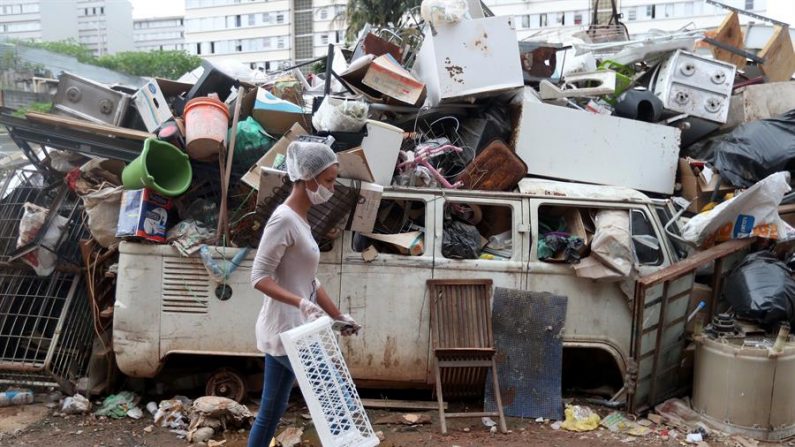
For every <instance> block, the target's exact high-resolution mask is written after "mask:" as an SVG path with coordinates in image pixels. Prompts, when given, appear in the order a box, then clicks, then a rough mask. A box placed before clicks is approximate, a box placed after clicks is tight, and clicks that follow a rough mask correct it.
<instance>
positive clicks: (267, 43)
mask: <svg viewBox="0 0 795 447" xmlns="http://www.w3.org/2000/svg"><path fill="white" fill-rule="evenodd" d="M270 47H271V38H270V37H265V38H263V39H262V48H270Z"/></svg>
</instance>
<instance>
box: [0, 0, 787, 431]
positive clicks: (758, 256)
mask: <svg viewBox="0 0 795 447" xmlns="http://www.w3.org/2000/svg"><path fill="white" fill-rule="evenodd" d="M472 4H474V2H469V6H467V2H456V1H439V0H425V1H424V2H423V7H422V8H419V9H418V10H417V11H411V12H408V13H407V14H406V16H405V18H404V20H403V21H402V22H401V23H399V24H396V25H395V26H393V27H390V28H378V27H371V26H367V27H365V29H363V30H362V31H361V32H360V33H359V37H358V39H357V40H356V41H355V43H354V44H353V45H350V46H349V47H345V46H342V45H335V44H332V45H329V48H328V54H327V55H325V56H323V57H320V58H318V59H316V60H313V61H309V62H306V63H303V64H301V65H299V66H295V67H290V68H287V69H284V70H281V71H279V72H277V73H268V79H267V80H265V81H263V82H258V83H256V84H254V83H250V82H247V81H245V80H240V79H237V78H235V77H233V76H231V75H229V74H228V73H226V72H225V71H224V70H223V69H221V68H220V67H218V66H215V65H213V64H212V63H210V62H208V61H205V62H203V63H202V66H201V70H200V71H201V74H200V76H199V77H198V79H197V80H196V81H195V82H193V83H186V82H178V81H174V80H168V79H160V78H155V79H147V80H146V82H145V84H144V86H143V87H141V88H138V89H131V88H128V87H125V86H123V85H112V86H110V85H105V84H101V83H97V82H94V81H92V80H90V79H86V78H84V77H81V76H79V75H77V74H74V73H67V72H63V73H60V74H59V76H58V78H59V82H58V87H57V93H56V94H55V96H54V98H53V103H52V108H51V110H50V112H49V113H41V112H27V113H19V111H17V112H15V111H13V110H9V109H3V110H2V113H1V114H0V123H2V124H3V125H4V126H5V127H6V128H7V129H8V132H9V135H10V137H11V138H12V139H13V141H14V142H15V143H16V144H17V146H19V148H20V149H21V150H22V153H23V154H24V157H21V158H16V159H12V158H7V159H5V160H3V161H2V166H0V168H2V169H3V180H2V186H0V262H1V263H2V265H0V335H1V337H0V340H3V341H2V342H0V374H2V380H3V383H17V384H19V383H22V384H31V385H36V384H55V385H57V386H59V387H61V388H63V389H65V390H66V392H68V393H72V392H74V391H75V390H82V391H83V392H86V393H89V394H92V392H94V393H96V392H102V390H103V385H107V382H108V380H107V379H108V377H109V376H110V375H111V374H112V370H113V367H112V357H113V346H112V344H111V341H112V340H111V336H110V334H109V332H110V329H111V327H112V326H113V313H114V299H115V298H114V294H115V286H116V278H117V276H118V275H119V274H120V273H119V265H118V259H119V248H118V247H119V244H120V242H121V241H128V242H130V241H132V242H135V243H138V244H162V245H171V246H173V247H174V248H176V249H177V250H178V251H179V253H180V254H181V255H182V256H185V257H193V258H196V259H198V260H200V261H201V263H202V264H203V265H204V267H205V269H206V272H207V275H209V276H210V277H211V278H212V279H214V280H216V281H218V282H223V280H224V278H226V277H228V276H229V274H230V271H231V270H232V269H234V268H235V267H237V266H238V265H240V264H241V259H243V258H245V256H246V250H245V249H255V248H256V247H257V245H258V243H259V238H260V236H261V234H262V230H263V227H264V225H265V223H266V222H267V220H268V218H269V216H270V213H272V212H273V210H274V209H275V207H276V206H277V205H278V204H279V203H281V202H282V201H283V200H284V199H285V198H286V196H287V194H288V193H289V191H290V181H289V179H288V178H287V176H286V173H285V172H284V171H285V168H284V166H285V153H286V148H287V146H288V145H289V144H290V143H291V142H293V141H317V142H323V143H325V144H328V145H329V146H330V147H331V148H332V149H333V150H334V151H335V152H336V153H337V156H338V158H339V163H340V170H339V173H340V179H339V183H338V187H337V188H335V193H334V197H333V198H332V200H330V201H329V202H328V203H326V204H324V205H323V206H320V207H315V208H313V210H312V213H311V215H310V224H311V226H312V231H313V234H314V236H315V238H316V239H317V240H318V243H319V244H320V246H321V250H322V247H323V245H324V244H327V243H329V242H330V241H333V240H334V239H336V238H339V237H340V235H341V234H342V233H344V231H345V230H351V231H355V232H357V234H359V235H360V237H361V238H363V240H360V241H357V244H358V243H360V244H361V246H362V247H365V248H366V247H370V246H372V247H375V249H376V250H377V251H378V252H382V253H400V254H405V255H407V256H412V255H415V254H420V253H422V249H421V247H420V248H419V249H417V247H416V244H417V240H418V238H417V235H418V234H421V233H422V232H423V231H424V228H422V227H421V224H422V222H421V221H420V220H416V221H412V220H411V219H409V221H408V222H407V224H406V225H403V226H402V227H399V228H393V226H391V225H389V222H385V221H383V222H382V221H381V220H382V219H384V218H385V216H388V215H389V214H390V212H392V211H395V210H390V209H384V207H382V206H380V205H381V197H382V194H383V193H384V191H385V190H395V189H401V188H403V189H435V190H439V189H441V190H461V189H463V190H479V191H492V192H509V193H512V192H516V191H518V185H519V183H520V181H521V180H523V179H526V178H528V177H532V178H542V179H552V180H556V181H560V182H578V183H586V184H591V185H600V186H605V187H624V188H631V189H634V190H637V191H641V192H642V193H644V194H646V195H648V196H649V197H652V198H655V199H670V200H672V201H673V203H674V204H676V206H677V210H678V212H677V213H676V214H677V215H676V216H675V218H676V219H677V220H678V221H679V222H685V224H684V225H683V226H681V232H680V234H677V235H676V236H677V239H678V241H679V242H681V245H682V246H684V247H686V250H684V253H683V257H684V258H685V259H684V260H683V261H682V262H685V263H686V262H687V261H688V260H689V259H690V257H693V256H698V253H699V252H701V251H703V250H705V249H707V248H710V247H716V246H717V247H719V246H721V244H725V243H726V242H727V241H730V240H733V239H743V238H749V239H750V238H756V239H754V240H755V242H754V244H755V245H754V247H755V250H754V252H753V253H752V254H749V255H748V256H746V257H744V258H743V259H739V260H738V262H737V263H736V264H737V265H735V266H733V269H732V270H731V272H730V273H729V274H728V276H727V277H726V279H725V281H724V291H725V293H724V298H725V299H724V300H722V301H721V304H723V305H724V306H723V308H722V309H710V310H709V315H710V317H709V318H707V319H704V318H693V319H692V320H693V321H692V324H691V326H694V327H693V328H692V330H690V332H692V334H691V335H690V336H691V337H692V339H693V340H694V344H693V345H691V347H692V349H695V350H699V351H703V354H702V355H696V365H695V373H694V374H695V376H696V377H695V383H700V384H701V385H700V386H698V387H697V388H698V391H697V392H696V393H695V395H694V396H693V408H694V409H696V410H697V411H698V412H699V413H701V414H706V415H711V417H712V419H713V420H714V421H715V423H716V424H720V423H722V421H726V420H732V421H734V422H735V423H736V424H737V425H739V426H745V427H755V426H760V425H761V426H770V424H769V423H768V422H764V423H763V424H760V423H759V422H758V421H755V420H753V419H754V417H756V415H757V414H759V412H758V411H755V410H754V409H752V408H750V407H749V406H748V405H746V404H742V405H735V404H734V403H733V402H728V401H726V399H728V398H731V397H732V396H730V395H729V394H728V393H726V392H723V391H722V390H725V389H730V388H731V387H732V386H734V385H735V384H734V382H732V381H736V382H737V383H746V382H747V381H748V380H749V378H751V379H753V381H754V383H755V384H757V385H758V386H759V387H763V386H764V387H767V388H765V389H761V388H760V389H756V390H755V391H754V392H753V393H751V395H753V396H756V397H758V399H759V400H758V401H755V402H757V403H758V404H759V405H762V406H768V408H767V409H765V414H771V413H772V414H776V415H780V416H781V418H783V420H786V423H784V422H782V423H781V424H772V426H773V427H780V426H787V427H790V429H792V430H795V428H792V427H795V418H793V414H795V395H792V389H795V388H793V387H792V384H791V377H792V372H793V371H795V342H793V341H792V339H791V338H789V337H788V335H787V334H786V333H785V332H787V330H788V326H787V324H795V280H793V278H792V268H793V267H795V244H792V243H791V242H790V241H791V240H792V238H793V237H795V230H793V227H791V226H790V225H792V224H795V194H792V193H790V182H791V172H792V170H793V168H795V82H793V81H792V80H791V79H792V75H793V73H794V72H795V55H794V54H793V50H792V42H791V38H790V32H789V28H788V26H787V25H786V24H783V23H780V22H776V21H774V20H771V19H766V18H762V19H765V20H766V21H767V22H769V23H771V26H770V28H769V31H770V32H769V38H768V39H767V40H766V41H764V42H763V45H762V46H761V47H760V49H759V50H758V51H757V50H756V49H755V48H750V47H746V46H745V43H744V40H743V39H742V38H740V39H739V40H738V39H737V36H738V35H739V36H742V33H743V31H742V27H741V26H740V22H739V19H738V17H739V16H741V15H743V14H749V13H748V12H746V11H742V10H736V9H731V8H730V9H728V10H727V16H726V19H725V20H724V21H723V23H722V24H721V25H720V27H718V28H716V29H713V30H708V31H703V30H688V29H681V30H677V31H674V32H656V33H653V34H651V35H646V36H644V37H643V38H638V39H633V38H632V37H631V36H629V35H628V34H627V33H626V30H625V28H623V27H622V26H621V25H620V24H618V25H605V26H601V27H595V26H592V27H591V28H589V29H587V30H583V31H580V32H577V33H575V34H573V35H571V36H566V37H564V38H561V37H560V36H557V35H556V36H552V35H548V34H539V35H537V36H534V37H531V38H528V39H525V40H522V41H519V40H518V39H517V34H516V26H515V23H514V20H515V19H514V18H513V17H502V16H493V15H491V14H489V11H487V10H485V9H482V8H480V7H477V6H472ZM411 211H412V210H409V209H406V210H398V211H396V212H400V213H403V214H405V215H411ZM477 211H478V210H475V209H473V208H471V207H466V206H461V207H457V208H456V207H453V208H452V209H451V210H450V212H449V215H445V216H444V219H445V220H447V221H450V222H453V223H454V224H451V225H449V226H447V228H449V232H450V234H447V233H448V229H446V230H445V234H444V237H445V239H446V240H447V239H450V240H452V241H456V240H459V241H471V240H472V239H473V238H474V240H475V243H474V244H469V243H465V242H461V243H451V244H450V245H449V248H448V250H449V251H448V253H447V255H446V257H448V258H456V259H483V260H490V259H496V260H499V259H504V257H502V252H501V248H503V247H504V246H505V245H506V244H507V243H508V242H506V241H504V240H502V238H501V235H500V234H483V233H482V232H480V231H481V229H482V228H483V226H482V225H476V224H475V223H474V221H481V220H488V219H489V216H486V215H483V216H477V219H476V218H475V217H473V215H472V214H473V213H476V212H477ZM539 220H540V221H543V223H544V228H545V229H546V230H545V234H544V235H543V236H544V237H543V239H542V240H539V241H537V243H538V244H539V252H541V251H542V249H543V252H544V253H546V254H545V256H546V257H548V258H550V259H555V260H557V261H559V260H560V259H565V262H569V263H571V264H572V265H576V264H577V263H578V262H579V258H580V254H581V253H582V249H581V248H582V245H587V244H590V243H592V242H591V241H590V239H591V238H588V237H585V238H579V239H578V238H577V237H575V236H576V235H577V233H576V231H575V230H576V228H572V222H570V221H569V220H568V219H566V218H565V216H562V217H561V216H560V215H551V216H539ZM575 223H576V222H575ZM481 241H483V242H482V243H481ZM219 246H220V247H235V248H244V250H240V251H238V252H237V253H238V255H236V257H235V258H234V259H231V260H230V261H229V262H227V263H224V262H219V261H218V259H217V257H215V256H214V255H213V253H212V252H213V250H214V248H213V247H219ZM713 286H714V285H713ZM221 293H223V292H221ZM699 301H700V300H698V299H697V300H696V301H695V303H697V304H698V303H699ZM707 301H708V300H707ZM703 306H704V303H703V302H702V303H701V304H700V307H699V310H700V308H701V307H703ZM705 313H706V312H702V314H705ZM713 315H714V320H713V319H712V316H713ZM699 317H700V315H699ZM699 320H702V321H700V322H699ZM688 322H689V323H690V319H689V320H688ZM660 333H661V332H660ZM779 333H784V335H783V336H782V337H783V340H784V342H783V344H782V343H776V338H777V335H778V334H779ZM782 337H779V338H780V339H782ZM665 342H666V341H665V340H662V343H663V344H664V343H665ZM660 343H661V340H660V339H659V338H658V340H657V344H658V346H659V345H660ZM740 358H742V359H746V358H747V361H746V366H747V367H746V366H743V367H738V366H735V365H734V364H733V366H727V365H728V363H727V362H730V361H733V362H736V360H734V359H740ZM109 359H110V360H109ZM759 362H762V363H765V366H764V368H765V369H764V371H765V374H768V373H769V374H770V375H771V380H769V381H762V380H761V379H758V380H757V378H758V377H759V374H761V372H759V371H757V369H754V368H758V367H759V366H758V365H759ZM655 368H656V362H655ZM777 368H778V370H776V369H777ZM782 368H784V369H783V370H782ZM641 369H642V368H641ZM636 373H637V374H638V375H639V376H643V374H644V371H640V372H636ZM641 378H642V377H641ZM724 382H726V383H724ZM728 382H732V383H728ZM779 387H780V389H778V388H779ZM771 396H772V401H770V398H771ZM779 397H780V399H779ZM763 398H764V399H767V400H765V402H762V401H761V400H763ZM770 408H773V410H770ZM733 411H736V412H737V413H738V414H727V412H733ZM739 413H742V414H739ZM790 434H792V433H790Z"/></svg>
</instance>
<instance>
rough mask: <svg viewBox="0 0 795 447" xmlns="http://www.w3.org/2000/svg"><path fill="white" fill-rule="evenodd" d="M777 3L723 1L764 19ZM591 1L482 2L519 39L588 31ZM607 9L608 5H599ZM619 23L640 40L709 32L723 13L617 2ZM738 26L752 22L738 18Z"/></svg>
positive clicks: (687, 2)
mask: <svg viewBox="0 0 795 447" xmlns="http://www.w3.org/2000/svg"><path fill="white" fill-rule="evenodd" d="M768 1H776V0H722V3H724V4H727V5H729V6H733V7H736V8H740V9H744V10H747V11H753V12H754V13H756V14H760V15H764V14H765V12H766V10H767V2H768ZM592 2H593V0H485V1H484V3H485V4H486V5H487V6H488V7H489V9H491V10H492V11H493V12H494V14H496V15H512V16H514V17H515V19H516V20H515V24H516V28H517V34H518V36H519V38H520V39H523V38H527V37H530V36H533V35H537V34H540V33H549V32H554V31H556V30H560V31H566V30H576V29H578V28H583V29H584V28H587V27H588V26H589V25H590V24H591V21H592V9H591V5H592ZM601 3H602V4H605V3H606V4H607V5H609V3H610V2H609V1H607V2H605V1H604V0H603V1H602V2H601ZM616 3H617V5H618V10H619V12H621V13H622V14H623V18H622V19H621V20H622V22H623V23H624V24H625V25H626V26H627V30H628V31H629V33H630V35H632V36H638V37H640V36H643V35H647V34H649V33H650V32H651V31H653V30H655V29H658V30H664V31H673V30H677V29H680V28H683V27H686V26H691V27H694V28H711V27H715V26H718V25H719V24H720V22H721V21H722V20H723V17H724V16H725V15H726V10H725V9H723V8H720V7H718V6H714V5H711V4H708V3H706V2H705V1H704V0H668V1H654V0H617V1H616ZM740 20H741V23H747V22H749V21H751V20H753V19H752V18H749V17H747V16H740Z"/></svg>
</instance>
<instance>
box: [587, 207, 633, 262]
mask: <svg viewBox="0 0 795 447" xmlns="http://www.w3.org/2000/svg"><path fill="white" fill-rule="evenodd" d="M594 223H595V224H596V232H595V233H594V238H593V242H592V243H591V256H593V257H594V258H596V259H597V260H599V262H601V263H602V264H604V265H606V266H608V267H610V268H611V269H613V270H615V271H616V272H618V273H620V274H621V276H622V277H628V276H631V275H632V272H633V269H634V266H635V256H634V255H633V254H632V235H631V234H630V231H629V213H628V212H626V211H613V210H605V211H599V212H598V213H596V219H595V222H594Z"/></svg>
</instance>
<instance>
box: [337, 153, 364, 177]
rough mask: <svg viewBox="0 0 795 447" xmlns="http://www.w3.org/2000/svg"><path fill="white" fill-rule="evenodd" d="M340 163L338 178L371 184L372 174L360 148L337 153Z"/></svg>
mask: <svg viewBox="0 0 795 447" xmlns="http://www.w3.org/2000/svg"><path fill="white" fill-rule="evenodd" d="M337 158H338V159H339V161H340V170H339V176H340V177H341V178H347V179H351V180H361V181H363V182H370V183H372V182H373V173H372V171H370V166H369V165H368V164H367V157H365V155H364V149H362V148H361V147H359V148H356V149H351V150H347V151H344V152H337Z"/></svg>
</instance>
